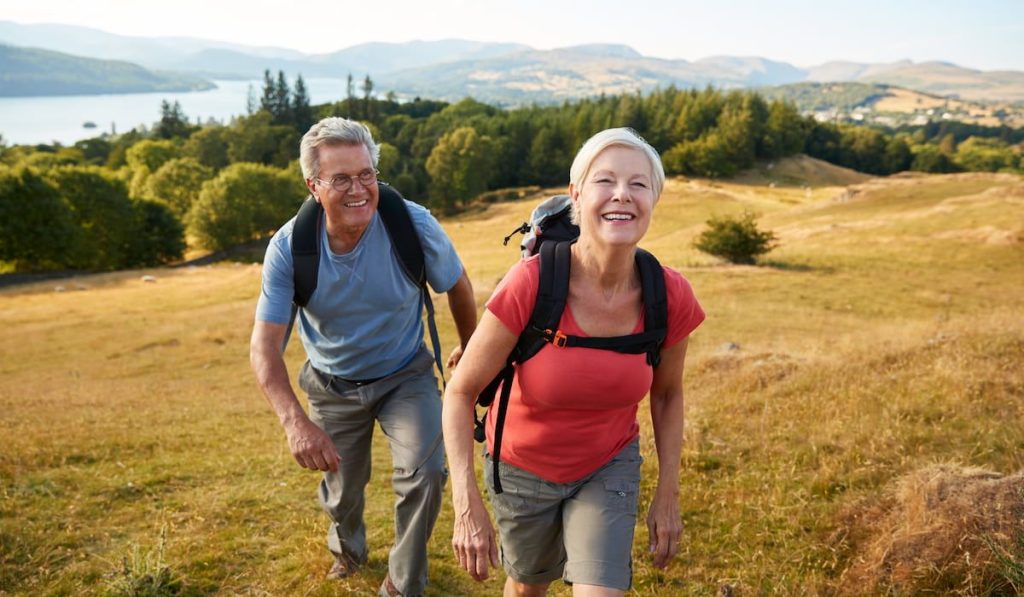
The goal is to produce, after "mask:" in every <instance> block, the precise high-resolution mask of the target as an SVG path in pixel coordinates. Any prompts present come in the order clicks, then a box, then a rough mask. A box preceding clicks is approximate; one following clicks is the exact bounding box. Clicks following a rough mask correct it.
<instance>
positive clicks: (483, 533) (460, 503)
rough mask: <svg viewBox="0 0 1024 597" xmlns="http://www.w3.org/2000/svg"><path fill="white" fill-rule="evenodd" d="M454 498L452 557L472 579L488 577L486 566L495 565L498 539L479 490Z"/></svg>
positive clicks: (496, 563)
mask: <svg viewBox="0 0 1024 597" xmlns="http://www.w3.org/2000/svg"><path fill="white" fill-rule="evenodd" d="M469 493H470V494H471V495H467V496H464V497H463V499H461V500H460V499H456V500H455V525H454V529H453V530H452V548H453V549H454V550H455V557H456V558H458V560H459V566H462V567H463V568H465V569H466V571H467V572H469V574H470V576H472V577H473V579H474V580H478V581H482V580H487V577H488V569H487V566H488V564H490V565H491V566H493V567H495V568H497V567H498V540H497V537H496V536H495V534H494V525H492V524H491V517H490V516H489V515H488V514H487V509H486V508H485V507H484V502H483V499H482V498H481V497H480V494H479V492H476V491H471V492H469Z"/></svg>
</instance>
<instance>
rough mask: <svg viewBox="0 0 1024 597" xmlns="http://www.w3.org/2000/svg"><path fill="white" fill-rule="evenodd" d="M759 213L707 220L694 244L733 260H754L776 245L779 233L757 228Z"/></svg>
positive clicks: (743, 261)
mask: <svg viewBox="0 0 1024 597" xmlns="http://www.w3.org/2000/svg"><path fill="white" fill-rule="evenodd" d="M756 220H757V216H755V215H754V214H753V213H751V212H749V211H748V212H744V213H743V214H742V215H740V216H737V217H734V216H716V217H712V218H711V219H709V220H708V221H707V226H708V228H707V229H706V230H704V231H703V232H701V233H700V236H698V237H697V239H696V240H695V241H694V243H693V246H694V247H696V248H697V250H699V251H703V252H704V253H708V254H709V255H714V256H716V257H722V258H723V259H726V260H728V261H729V262H731V263H743V264H753V263H754V262H755V261H756V260H757V257H758V256H759V255H763V254H764V253H767V252H768V251H771V250H772V249H773V248H775V244H774V243H775V240H776V237H775V234H774V233H772V232H770V231H762V230H759V229H758V228H757V221H756Z"/></svg>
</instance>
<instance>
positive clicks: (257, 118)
mask: <svg viewBox="0 0 1024 597" xmlns="http://www.w3.org/2000/svg"><path fill="white" fill-rule="evenodd" d="M225 138H226V140H227V143H228V159H229V160H230V161H231V162H232V163H237V162H255V163H260V164H267V165H274V166H278V167H284V166H285V165H286V164H288V162H289V161H291V160H292V159H293V158H295V157H297V156H298V153H299V136H298V134H297V133H296V131H295V129H294V128H292V127H290V126H283V125H275V124H272V123H271V115H270V114H269V113H267V112H264V111H262V110H261V111H259V112H257V113H255V114H253V115H252V116H247V117H245V118H239V119H238V120H237V121H236V122H235V123H234V124H233V125H232V126H231V127H230V128H229V129H228V131H227V132H226V134H225Z"/></svg>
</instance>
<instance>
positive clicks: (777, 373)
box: [697, 352, 799, 389]
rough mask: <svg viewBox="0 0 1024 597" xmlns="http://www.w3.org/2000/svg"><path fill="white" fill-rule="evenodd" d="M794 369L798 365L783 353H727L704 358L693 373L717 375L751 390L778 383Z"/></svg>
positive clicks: (730, 382)
mask: <svg viewBox="0 0 1024 597" xmlns="http://www.w3.org/2000/svg"><path fill="white" fill-rule="evenodd" d="M798 367H799V363H798V362H797V361H796V360H795V359H794V358H793V357H791V356H789V355H787V354H782V353H773V352H764V353H759V354H739V353H738V352H728V353H726V354H719V355H715V356H711V357H708V358H706V359H704V360H703V361H701V362H700V363H699V364H698V365H697V372H698V374H699V375H701V376H718V377H721V378H723V379H724V381H726V382H727V383H729V384H732V385H737V386H740V387H745V388H748V389H754V388H764V387H766V386H768V385H770V384H772V383H775V382H778V381H782V380H783V379H785V378H787V377H789V375H790V374H791V373H793V372H794V371H796V370H797V369H798Z"/></svg>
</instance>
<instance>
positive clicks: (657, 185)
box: [569, 127, 665, 201]
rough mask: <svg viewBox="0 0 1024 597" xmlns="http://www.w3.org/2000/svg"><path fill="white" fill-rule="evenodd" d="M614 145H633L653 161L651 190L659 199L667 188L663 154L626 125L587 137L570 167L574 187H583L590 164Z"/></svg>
mask: <svg viewBox="0 0 1024 597" xmlns="http://www.w3.org/2000/svg"><path fill="white" fill-rule="evenodd" d="M613 145H621V146H624V147H632V148H634V149H639V150H640V151H642V152H643V153H644V155H645V156H646V157H647V161H648V162H650V163H651V190H652V191H654V200H655V201H657V200H658V197H660V196H661V191H662V189H663V188H665V167H664V166H662V165H661V156H659V155H658V152H657V150H655V149H654V148H653V147H651V145H650V143H648V142H647V141H644V138H643V137H641V136H640V134H639V133H637V132H636V131H634V130H633V129H631V128H626V127H622V128H615V129H605V130H603V131H601V132H600V133H597V134H596V135H594V136H593V137H591V138H589V139H587V142H586V143H584V144H583V147H581V148H580V150H579V152H578V153H577V154H576V159H574V160H573V161H572V168H570V169H569V182H570V183H571V184H572V186H573V188H575V189H577V190H579V189H580V188H582V187H583V179H585V178H586V177H587V174H589V173H590V166H591V165H592V164H593V163H594V160H595V159H596V158H597V155H598V154H599V153H601V152H602V151H604V150H605V149H608V148H609V147H611V146H613Z"/></svg>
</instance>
